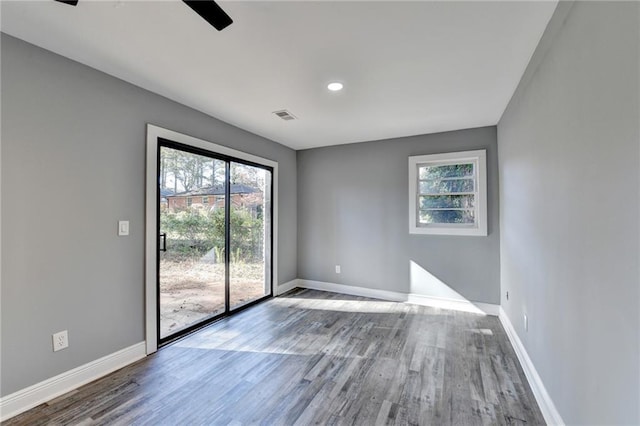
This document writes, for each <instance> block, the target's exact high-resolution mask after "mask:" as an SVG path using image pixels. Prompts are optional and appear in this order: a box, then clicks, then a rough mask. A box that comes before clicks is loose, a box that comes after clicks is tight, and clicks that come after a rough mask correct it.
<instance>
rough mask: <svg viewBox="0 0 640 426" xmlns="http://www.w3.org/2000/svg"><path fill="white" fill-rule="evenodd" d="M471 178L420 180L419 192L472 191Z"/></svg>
mask: <svg viewBox="0 0 640 426" xmlns="http://www.w3.org/2000/svg"><path fill="white" fill-rule="evenodd" d="M473 182H474V181H473V179H453V180H426V181H421V182H420V193H421V194H439V193H443V192H444V193H447V192H473Z"/></svg>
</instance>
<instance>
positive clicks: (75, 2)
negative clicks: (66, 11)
mask: <svg viewBox="0 0 640 426" xmlns="http://www.w3.org/2000/svg"><path fill="white" fill-rule="evenodd" d="M56 1H57V2H60V3H64V4H68V5H69V6H77V5H78V0H56Z"/></svg>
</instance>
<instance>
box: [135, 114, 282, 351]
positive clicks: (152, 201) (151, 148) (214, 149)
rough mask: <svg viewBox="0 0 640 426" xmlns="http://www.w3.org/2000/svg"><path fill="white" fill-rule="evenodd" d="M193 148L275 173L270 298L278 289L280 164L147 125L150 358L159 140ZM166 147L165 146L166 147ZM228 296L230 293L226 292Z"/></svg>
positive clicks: (154, 343) (154, 341)
mask: <svg viewBox="0 0 640 426" xmlns="http://www.w3.org/2000/svg"><path fill="white" fill-rule="evenodd" d="M161 139H162V140H167V141H171V142H173V143H175V144H177V145H183V146H186V147H190V148H192V149H193V150H195V151H204V152H210V153H211V155H213V156H214V158H215V157H216V156H219V157H221V159H224V158H227V159H230V160H232V161H233V160H234V159H237V160H240V161H241V162H242V161H244V162H247V163H249V164H251V163H253V164H255V165H257V166H263V167H265V168H268V169H271V170H272V186H271V211H272V217H271V221H272V229H271V295H273V296H275V295H276V289H277V286H278V284H277V283H278V267H277V265H278V163H277V162H276V161H272V160H269V159H266V158H262V157H258V156H256V155H253V154H248V153H246V152H242V151H238V150H236V149H233V148H229V147H226V146H222V145H218V144H215V143H213V142H208V141H205V140H203V139H199V138H195V137H192V136H188V135H185V134H182V133H178V132H174V131H172V130H168V129H164V128H162V127H158V126H155V125H153V124H147V160H146V162H147V164H146V200H145V201H146V226H145V344H146V352H147V355H149V354H151V353H153V352H155V351H157V350H158V341H159V336H158V326H159V319H158V314H159V312H158V285H157V283H158V268H157V265H158V214H159V211H158V149H159V147H160V145H161V144H160V140H161ZM165 146H166V145H165ZM227 293H228V292H227Z"/></svg>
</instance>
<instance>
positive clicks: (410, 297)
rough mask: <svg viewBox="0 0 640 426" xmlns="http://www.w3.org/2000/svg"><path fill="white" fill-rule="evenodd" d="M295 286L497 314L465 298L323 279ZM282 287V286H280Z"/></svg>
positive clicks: (494, 307) (486, 305) (495, 309)
mask: <svg viewBox="0 0 640 426" xmlns="http://www.w3.org/2000/svg"><path fill="white" fill-rule="evenodd" d="M297 281H298V282H297V286H298V287H301V288H308V289H313V290H322V291H329V292H332V293H342V294H349V295H351V296H362V297H371V298H372V299H382V300H390V301H394V302H407V303H413V304H416V305H422V306H431V307H434V308H442V309H452V310H455V311H463V312H473V313H477V314H486V315H493V316H498V313H499V308H500V306H499V305H492V304H490V303H480V302H470V301H467V300H456V299H443V298H440V297H432V296H425V295H422V294H413V293H411V294H407V293H400V292H397V291H388V290H376V289H371V288H366V287H356V286H351V285H344V284H335V283H328V282H323V281H312V280H301V279H299V280H297ZM281 287H282V286H281Z"/></svg>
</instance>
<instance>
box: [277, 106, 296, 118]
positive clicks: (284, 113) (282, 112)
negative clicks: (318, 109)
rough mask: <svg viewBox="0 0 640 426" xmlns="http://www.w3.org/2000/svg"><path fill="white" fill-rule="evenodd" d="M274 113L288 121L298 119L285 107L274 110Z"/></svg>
mask: <svg viewBox="0 0 640 426" xmlns="http://www.w3.org/2000/svg"><path fill="white" fill-rule="evenodd" d="M273 113H274V114H275V115H277V116H278V117H280V118H282V119H283V120H286V121H289V120H295V119H296V116H295V115H293V114H291V113H290V112H289V111H287V110H286V109H283V110H280V111H273Z"/></svg>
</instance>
